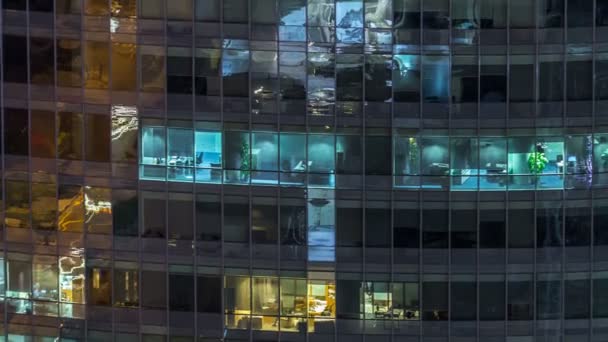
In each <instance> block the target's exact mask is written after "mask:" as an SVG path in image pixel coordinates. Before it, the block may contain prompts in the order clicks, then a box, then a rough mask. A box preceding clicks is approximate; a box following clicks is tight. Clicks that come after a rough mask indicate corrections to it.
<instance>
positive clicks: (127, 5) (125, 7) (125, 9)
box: [111, 0, 137, 18]
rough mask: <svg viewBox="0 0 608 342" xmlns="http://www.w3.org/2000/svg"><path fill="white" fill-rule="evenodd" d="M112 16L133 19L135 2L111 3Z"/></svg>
mask: <svg viewBox="0 0 608 342" xmlns="http://www.w3.org/2000/svg"><path fill="white" fill-rule="evenodd" d="M111 7H112V8H111V11H112V16H114V17H119V18H134V17H136V16H137V4H136V0H117V1H113V2H112V3H111Z"/></svg>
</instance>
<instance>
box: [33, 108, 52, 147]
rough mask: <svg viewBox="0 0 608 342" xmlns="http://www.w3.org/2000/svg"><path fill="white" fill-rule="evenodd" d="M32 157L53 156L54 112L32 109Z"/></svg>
mask: <svg viewBox="0 0 608 342" xmlns="http://www.w3.org/2000/svg"><path fill="white" fill-rule="evenodd" d="M31 118H32V124H31V125H32V127H31V129H32V136H31V137H30V141H31V144H32V157H38V158H55V147H56V146H55V113H53V112H46V111H39V110H32V112H31Z"/></svg>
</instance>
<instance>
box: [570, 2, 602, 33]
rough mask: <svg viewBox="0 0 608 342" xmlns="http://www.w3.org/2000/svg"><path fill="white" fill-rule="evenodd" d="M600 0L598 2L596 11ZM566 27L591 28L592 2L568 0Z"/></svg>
mask: <svg viewBox="0 0 608 342" xmlns="http://www.w3.org/2000/svg"><path fill="white" fill-rule="evenodd" d="M601 2H602V0H599V1H598V4H597V6H598V10H599V8H600V6H601V4H600V3H601ZM567 6H568V27H591V26H593V0H568V5H567Z"/></svg>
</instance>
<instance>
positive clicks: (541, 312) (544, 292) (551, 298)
mask: <svg viewBox="0 0 608 342" xmlns="http://www.w3.org/2000/svg"><path fill="white" fill-rule="evenodd" d="M561 302H562V301H561V283H560V281H559V280H547V281H545V280H543V281H537V282H536V305H537V306H536V310H537V311H536V318H537V319H559V317H560V312H561Z"/></svg>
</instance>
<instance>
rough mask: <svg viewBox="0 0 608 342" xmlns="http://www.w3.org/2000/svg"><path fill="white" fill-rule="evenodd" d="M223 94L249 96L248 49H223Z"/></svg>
mask: <svg viewBox="0 0 608 342" xmlns="http://www.w3.org/2000/svg"><path fill="white" fill-rule="evenodd" d="M222 76H223V80H224V82H223V87H224V96H232V97H248V96H249V51H247V50H224V55H223V57H222Z"/></svg>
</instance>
